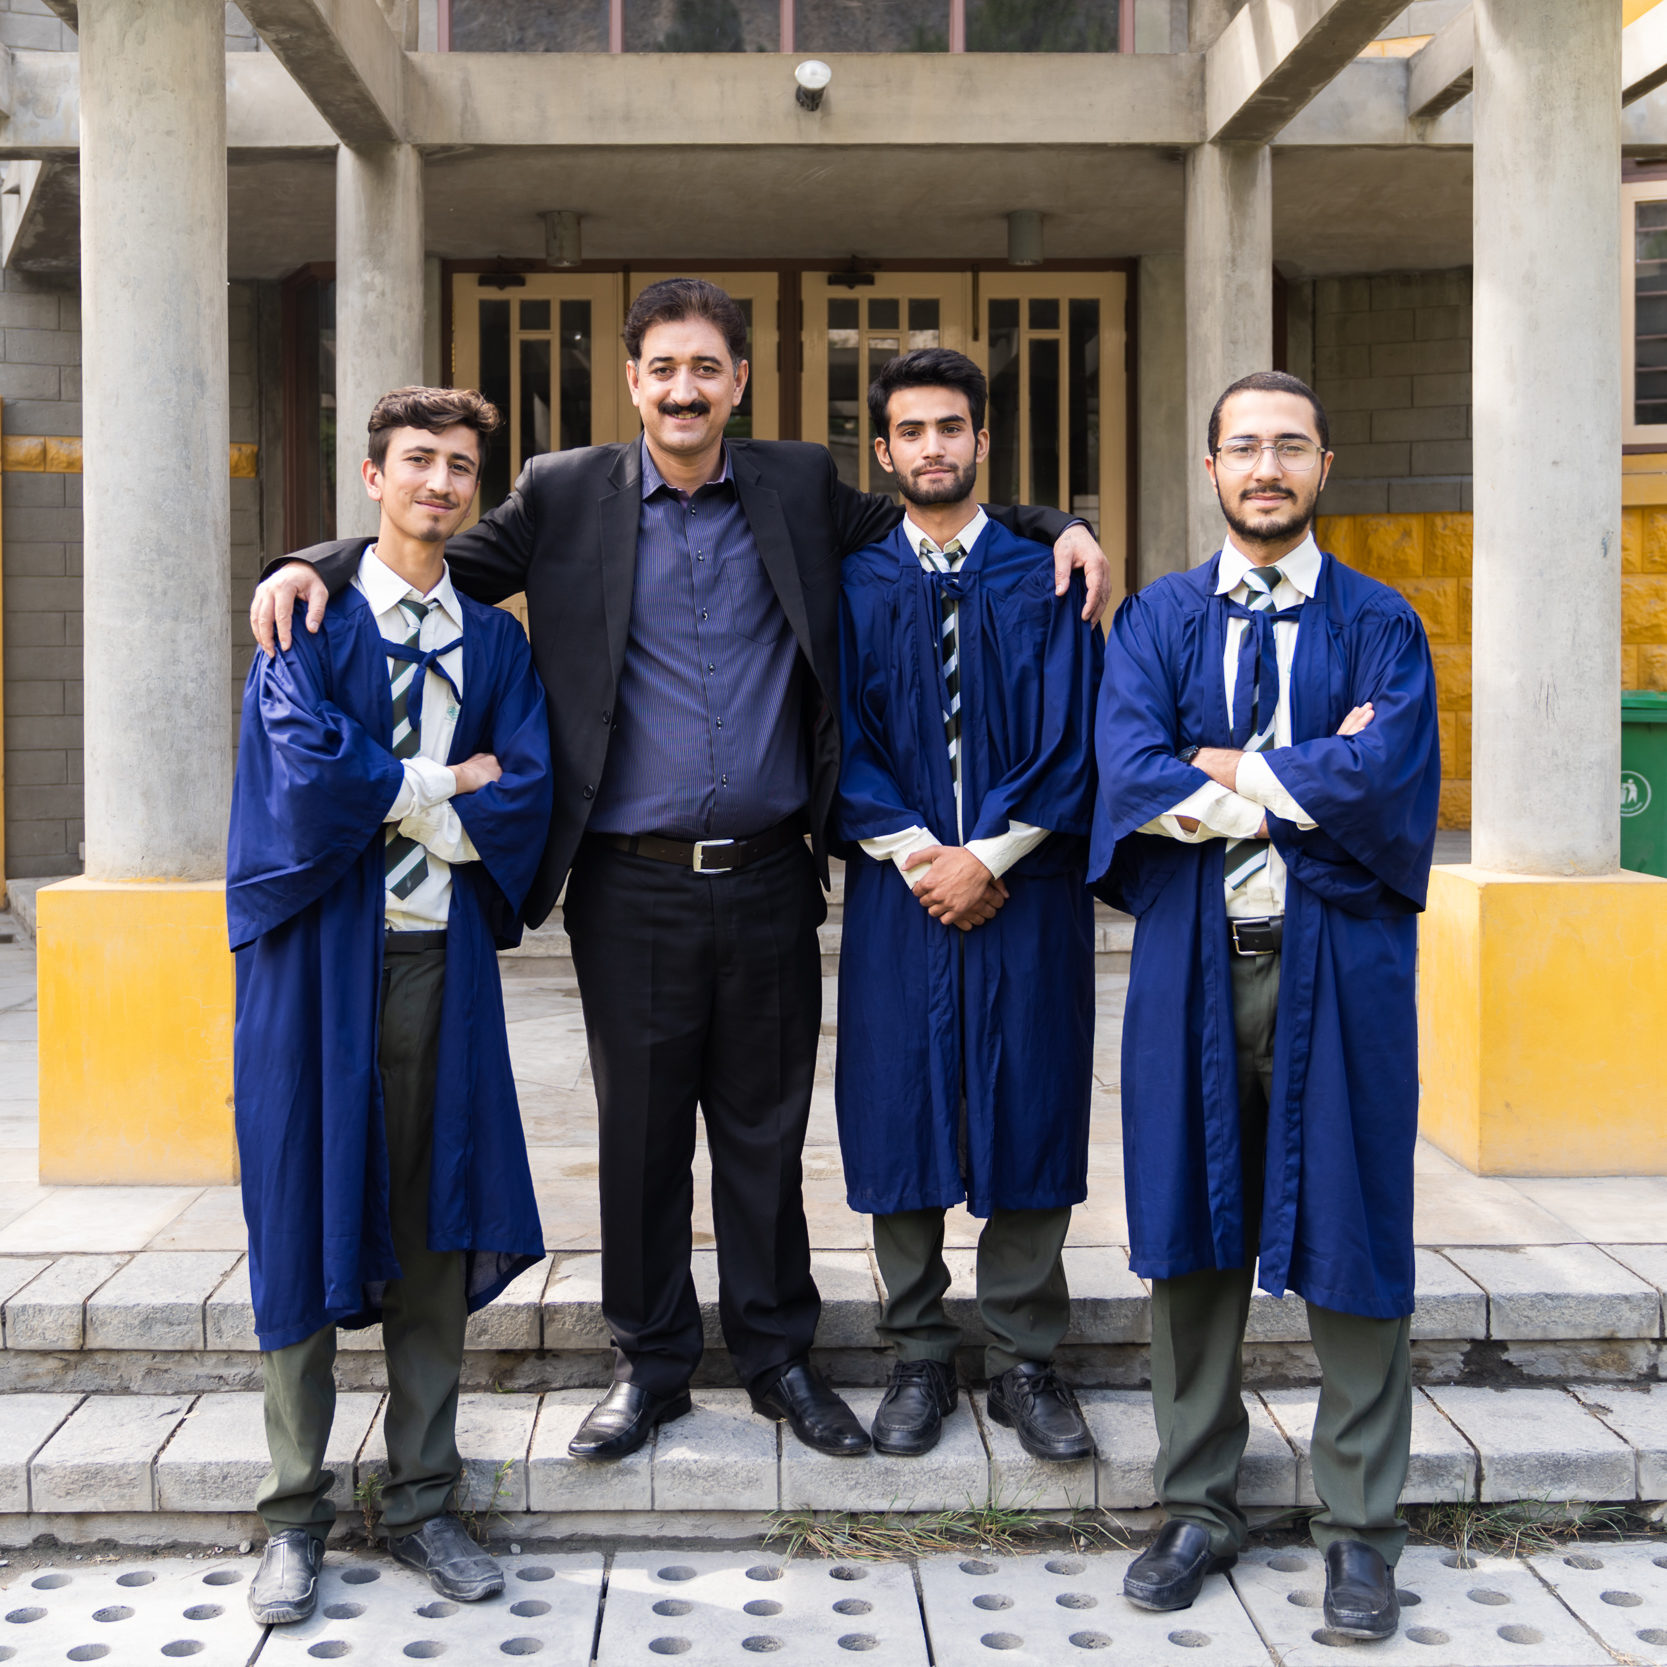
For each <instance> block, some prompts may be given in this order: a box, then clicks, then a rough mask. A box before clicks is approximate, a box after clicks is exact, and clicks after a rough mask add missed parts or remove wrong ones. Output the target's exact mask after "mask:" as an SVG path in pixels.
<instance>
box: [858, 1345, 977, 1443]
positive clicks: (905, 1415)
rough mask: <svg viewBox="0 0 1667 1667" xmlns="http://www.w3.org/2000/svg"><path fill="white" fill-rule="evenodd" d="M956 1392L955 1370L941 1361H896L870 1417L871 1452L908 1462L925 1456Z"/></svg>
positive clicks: (957, 1393) (935, 1440)
mask: <svg viewBox="0 0 1667 1667" xmlns="http://www.w3.org/2000/svg"><path fill="white" fill-rule="evenodd" d="M959 1394H960V1392H959V1391H958V1390H957V1389H956V1387H955V1368H954V1367H953V1366H952V1365H950V1364H949V1362H948V1361H944V1360H900V1361H898V1362H897V1364H896V1365H895V1366H893V1367H892V1369H891V1384H890V1386H889V1387H888V1388H887V1390H886V1392H885V1395H884V1396H883V1397H882V1398H881V1401H880V1405H879V1409H878V1410H877V1411H876V1412H875V1414H874V1429H873V1435H874V1449H875V1451H876V1452H879V1453H896V1454H900V1455H902V1456H903V1457H906V1458H912V1457H913V1456H914V1455H915V1454H917V1453H929V1452H931V1451H932V1449H933V1448H934V1447H936V1446H937V1445H938V1437H939V1436H941V1435H942V1434H943V1421H944V1419H946V1418H947V1417H948V1416H949V1415H950V1413H952V1412H953V1411H954V1410H955V1403H956V1401H957V1400H958V1399H959Z"/></svg>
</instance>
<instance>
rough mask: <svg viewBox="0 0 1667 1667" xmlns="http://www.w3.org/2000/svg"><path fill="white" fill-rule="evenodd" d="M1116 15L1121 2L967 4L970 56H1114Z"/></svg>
mask: <svg viewBox="0 0 1667 1667" xmlns="http://www.w3.org/2000/svg"><path fill="white" fill-rule="evenodd" d="M802 3H803V0H801V4H802ZM1117 12H1118V0H967V51H969V52H1115V51H1116V50H1117V21H1118V19H1117Z"/></svg>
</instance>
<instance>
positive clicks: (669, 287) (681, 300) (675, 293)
mask: <svg viewBox="0 0 1667 1667" xmlns="http://www.w3.org/2000/svg"><path fill="white" fill-rule="evenodd" d="M686 318H704V319H705V320H706V321H707V323H708V324H715V325H716V326H717V327H718V331H719V333H720V334H721V335H722V336H723V339H724V341H725V342H726V343H727V344H728V347H729V356H730V358H731V359H732V360H733V361H734V362H735V363H736V364H740V362H741V361H742V360H743V359H744V358H746V356H747V315H746V314H745V313H744V312H742V311H741V307H740V304H739V303H738V302H737V301H736V299H735V297H734V296H732V295H731V294H730V293H729V291H728V290H725V289H719V288H718V286H717V285H716V284H710V283H708V282H707V281H706V280H705V279H704V278H663V279H662V280H661V281H660V282H659V283H657V284H650V285H649V286H648V288H647V289H645V290H644V291H643V292H642V294H640V295H639V296H638V297H637V298H636V300H635V301H633V302H632V303H631V310H630V312H628V313H627V314H626V315H625V354H626V357H627V358H629V359H631V360H633V361H635V360H640V359H641V358H642V339H643V337H644V336H646V335H647V334H648V332H649V331H650V330H652V329H653V328H654V326H655V325H656V324H681V323H682V322H683V320H684V319H686Z"/></svg>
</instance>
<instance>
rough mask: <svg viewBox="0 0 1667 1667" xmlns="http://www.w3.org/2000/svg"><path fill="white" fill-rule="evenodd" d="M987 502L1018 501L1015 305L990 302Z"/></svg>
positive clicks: (1006, 302) (1016, 332) (1017, 386)
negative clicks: (988, 470)
mask: <svg viewBox="0 0 1667 1667" xmlns="http://www.w3.org/2000/svg"><path fill="white" fill-rule="evenodd" d="M990 501H991V502H992V503H997V504H1016V503H1017V502H1018V501H1019V303H1018V302H1017V301H992V302H991V303H990Z"/></svg>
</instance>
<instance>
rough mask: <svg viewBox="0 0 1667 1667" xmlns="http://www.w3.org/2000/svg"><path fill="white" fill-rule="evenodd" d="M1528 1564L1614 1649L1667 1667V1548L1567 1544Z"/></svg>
mask: <svg viewBox="0 0 1667 1667" xmlns="http://www.w3.org/2000/svg"><path fill="white" fill-rule="evenodd" d="M1530 1561H1532V1563H1533V1565H1534V1567H1535V1569H1536V1570H1538V1571H1539V1574H1540V1577H1541V1579H1543V1580H1545V1581H1547V1582H1548V1583H1549V1584H1550V1585H1551V1586H1553V1587H1555V1588H1556V1590H1557V1595H1558V1596H1559V1597H1561V1598H1562V1600H1563V1602H1564V1603H1566V1604H1567V1605H1568V1606H1569V1608H1570V1609H1572V1610H1573V1611H1574V1612H1575V1614H1577V1615H1578V1616H1579V1617H1580V1618H1581V1620H1583V1621H1584V1622H1585V1623H1586V1624H1587V1626H1589V1627H1590V1628H1591V1629H1592V1631H1593V1632H1595V1633H1596V1634H1597V1635H1598V1637H1600V1638H1601V1639H1602V1640H1603V1641H1604V1643H1606V1644H1607V1645H1608V1646H1609V1647H1610V1648H1611V1649H1612V1650H1614V1651H1616V1652H1617V1653H1618V1654H1620V1655H1623V1656H1629V1657H1632V1658H1634V1659H1636V1660H1639V1661H1648V1662H1652V1663H1657V1664H1667V1544H1663V1543H1662V1542H1661V1541H1660V1540H1656V1541H1654V1542H1653V1543H1647V1544H1639V1545H1604V1544H1602V1543H1601V1542H1598V1543H1595V1544H1591V1545H1571V1546H1569V1547H1568V1548H1567V1549H1566V1550H1564V1551H1561V1552H1556V1553H1553V1554H1552V1555H1550V1556H1546V1557H1535V1558H1532V1559H1530Z"/></svg>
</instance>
